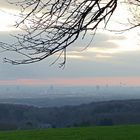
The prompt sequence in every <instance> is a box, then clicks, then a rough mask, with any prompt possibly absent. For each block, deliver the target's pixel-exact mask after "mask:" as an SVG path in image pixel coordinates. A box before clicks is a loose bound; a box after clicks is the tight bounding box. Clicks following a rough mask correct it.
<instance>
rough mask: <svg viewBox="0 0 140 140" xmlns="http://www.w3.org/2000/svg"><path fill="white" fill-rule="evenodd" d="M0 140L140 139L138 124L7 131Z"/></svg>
mask: <svg viewBox="0 0 140 140" xmlns="http://www.w3.org/2000/svg"><path fill="white" fill-rule="evenodd" d="M0 140H140V125H128V126H107V127H81V128H61V129H44V130H24V131H21V130H20V131H9V132H8V131H7V132H0Z"/></svg>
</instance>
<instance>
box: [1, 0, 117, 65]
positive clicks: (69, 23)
mask: <svg viewBox="0 0 140 140" xmlns="http://www.w3.org/2000/svg"><path fill="white" fill-rule="evenodd" d="M117 2H118V0H22V1H20V0H19V1H18V2H15V3H12V4H16V6H20V7H21V13H20V15H19V16H20V19H21V20H20V21H19V22H17V23H16V27H17V28H20V29H21V30H22V33H21V34H19V35H17V36H14V37H15V38H16V39H17V42H15V43H13V44H7V43H3V42H1V43H0V46H1V47H2V48H3V49H4V50H6V51H14V52H16V53H18V54H21V55H23V56H24V58H23V59H21V60H20V59H19V60H11V59H8V58H5V59H4V60H5V62H10V63H12V64H15V65H16V64H29V63H34V62H38V61H41V60H43V59H45V58H47V57H49V56H51V55H53V54H55V53H56V52H59V53H60V55H63V56H64V59H63V60H64V61H63V62H62V63H61V66H62V65H64V64H65V62H66V49H67V47H69V46H70V45H71V44H72V43H74V42H75V41H76V40H77V39H78V38H79V37H80V36H81V35H82V38H84V37H85V36H86V33H87V31H93V33H95V32H96V30H97V27H98V26H99V25H100V24H101V23H104V25H105V26H106V25H107V23H108V21H109V20H110V17H111V16H112V14H113V12H114V11H115V9H116V7H117Z"/></svg>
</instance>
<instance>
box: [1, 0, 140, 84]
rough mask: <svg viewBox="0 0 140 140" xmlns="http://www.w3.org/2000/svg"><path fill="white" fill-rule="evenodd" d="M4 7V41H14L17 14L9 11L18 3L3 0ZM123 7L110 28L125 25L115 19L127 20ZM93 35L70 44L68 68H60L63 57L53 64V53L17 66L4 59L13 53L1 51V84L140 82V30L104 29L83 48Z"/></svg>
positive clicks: (2, 28)
mask: <svg viewBox="0 0 140 140" xmlns="http://www.w3.org/2000/svg"><path fill="white" fill-rule="evenodd" d="M0 9H1V10H0V19H1V20H0V41H4V42H13V38H11V37H10V35H9V34H12V33H13V34H14V33H15V32H18V30H16V31H15V30H14V29H13V27H11V25H12V24H14V22H15V19H16V18H15V17H13V16H11V15H9V14H8V13H9V12H13V13H14V11H15V10H16V7H14V6H9V4H7V1H6V0H1V1H0ZM120 9H121V8H120ZM120 9H118V10H117V11H116V13H115V15H114V18H113V20H112V21H111V22H110V24H109V25H108V28H111V29H120V28H123V26H122V25H121V24H118V23H115V22H116V21H119V22H124V20H125V21H126V19H127V16H128V13H127V12H125V11H123V13H121V16H119V14H120V13H119V12H120ZM3 10H4V11H5V12H7V13H4V12H3ZM13 10H14V11H13ZM121 12H122V11H121ZM90 38H91V35H90V33H88V34H87V37H86V38H85V39H84V40H80V39H78V40H77V42H76V43H75V44H73V45H72V46H71V47H70V49H69V50H68V54H67V62H66V66H65V68H64V69H61V68H59V63H60V62H61V60H59V61H57V62H56V63H55V64H54V65H52V66H50V64H51V63H52V62H53V61H54V60H55V58H53V57H51V58H48V59H46V60H43V61H42V62H39V63H35V64H29V65H18V66H13V65H11V64H6V63H3V60H2V59H3V58H4V57H11V56H10V55H11V54H7V53H6V54H5V53H2V54H1V55H0V84H1V85H12V84H14V85H18V84H20V85H22V84H24V85H38V84H40V85H42V84H43V85H52V84H54V85H61V86H65V85H66V86H68V85H97V84H101V85H106V84H108V85H119V84H120V83H124V84H126V85H133V86H140V46H139V42H138V40H137V38H138V36H137V32H136V30H135V31H134V30H133V31H129V32H125V33H123V34H116V33H112V32H107V31H102V30H100V31H99V32H97V34H96V36H95V38H94V40H93V42H92V43H91V45H90V47H88V48H87V49H85V50H83V48H84V47H85V46H86V45H87V44H88V43H89V41H90Z"/></svg>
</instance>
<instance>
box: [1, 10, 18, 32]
mask: <svg viewBox="0 0 140 140" xmlns="http://www.w3.org/2000/svg"><path fill="white" fill-rule="evenodd" d="M16 14H17V11H16V10H8V9H5V8H1V9H0V31H3V32H4V31H13V30H17V29H16V28H15V27H14V25H15V23H16V21H17V20H18V17H17V16H15V15H16Z"/></svg>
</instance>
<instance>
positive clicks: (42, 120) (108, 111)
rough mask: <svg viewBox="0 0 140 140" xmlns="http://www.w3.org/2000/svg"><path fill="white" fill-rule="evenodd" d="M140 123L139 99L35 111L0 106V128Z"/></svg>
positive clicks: (36, 109) (21, 106)
mask: <svg viewBox="0 0 140 140" xmlns="http://www.w3.org/2000/svg"><path fill="white" fill-rule="evenodd" d="M118 124H140V100H121V101H106V102H92V103H90V104H81V105H78V106H63V107H48V108H45V107H44V108H39V107H34V106H27V105H13V104H0V129H1V130H7V129H32V128H48V127H73V126H95V125H118Z"/></svg>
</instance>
